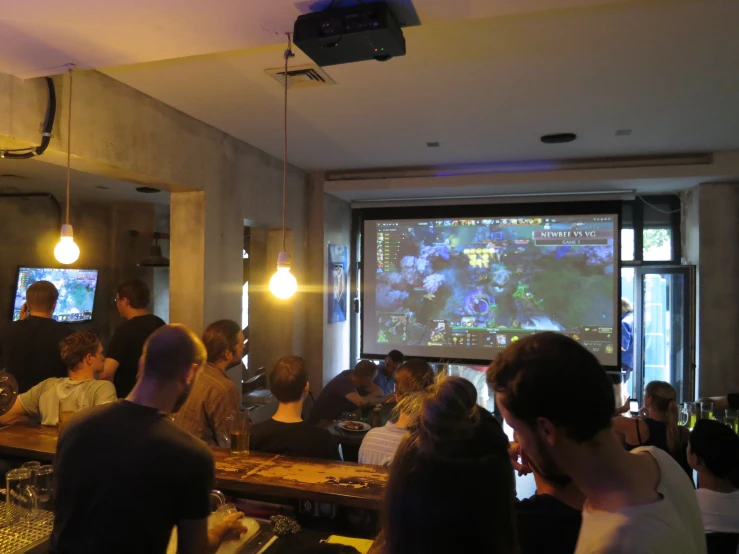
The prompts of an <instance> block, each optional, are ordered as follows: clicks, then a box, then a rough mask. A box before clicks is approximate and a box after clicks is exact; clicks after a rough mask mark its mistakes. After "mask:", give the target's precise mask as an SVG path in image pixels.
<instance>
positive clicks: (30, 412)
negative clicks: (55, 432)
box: [0, 331, 116, 425]
mask: <svg viewBox="0 0 739 554" xmlns="http://www.w3.org/2000/svg"><path fill="white" fill-rule="evenodd" d="M59 347H60V349H61V354H62V360H64V363H65V364H66V365H67V369H68V371H69V376H68V377H50V378H49V379H46V380H44V381H41V382H40V383H39V384H38V385H36V386H34V387H31V388H30V389H29V390H28V392H25V393H23V394H21V395H18V398H16V399H15V404H14V405H13V407H12V408H11V409H10V411H9V412H8V413H6V414H4V415H3V416H0V424H2V425H7V424H9V423H15V422H16V421H19V420H22V419H24V418H25V417H26V416H30V417H33V418H38V419H40V420H41V425H57V424H58V423H59V401H60V400H64V401H65V402H67V403H68V404H69V405H70V407H72V408H74V409H75V411H80V410H84V409H87V408H91V407H93V406H100V405H102V404H107V403H108V402H115V400H116V395H115V387H114V386H113V383H111V382H110V381H98V380H97V379H96V377H97V376H98V375H99V374H100V372H101V371H103V362H105V355H104V354H103V345H102V344H100V341H99V340H98V338H97V337H96V336H95V335H93V334H92V333H88V332H85V331H78V332H76V333H72V334H71V335H69V336H67V337H65V338H64V339H62V341H61V343H60V344H59Z"/></svg>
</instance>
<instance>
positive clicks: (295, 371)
mask: <svg viewBox="0 0 739 554" xmlns="http://www.w3.org/2000/svg"><path fill="white" fill-rule="evenodd" d="M269 389H270V391H272V394H274V395H275V398H277V400H279V401H280V405H279V407H278V408H277V412H276V413H275V415H274V416H272V419H269V420H267V421H265V422H264V423H259V424H257V425H255V426H254V427H252V431H251V449H252V450H256V451H257V452H270V453H273V454H287V455H289V456H304V457H307V458H323V459H326V460H340V459H341V458H340V457H339V449H338V446H337V445H336V443H335V442H334V439H333V438H332V437H331V433H329V432H328V431H326V430H325V429H319V428H318V427H314V426H313V425H311V424H310V423H306V422H305V421H303V418H302V413H303V402H304V401H305V398H306V396H308V391H309V390H310V389H309V383H308V374H307V373H306V371H305V362H304V361H303V359H302V358H299V357H297V356H285V357H283V358H280V359H279V360H278V361H277V363H276V364H275V366H274V367H273V368H272V370H271V371H270V372H269Z"/></svg>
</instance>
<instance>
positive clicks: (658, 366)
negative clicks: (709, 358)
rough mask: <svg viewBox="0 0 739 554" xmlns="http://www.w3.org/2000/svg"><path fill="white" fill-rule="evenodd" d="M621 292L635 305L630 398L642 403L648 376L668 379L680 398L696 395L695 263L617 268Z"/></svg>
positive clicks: (691, 397) (656, 378)
mask: <svg viewBox="0 0 739 554" xmlns="http://www.w3.org/2000/svg"><path fill="white" fill-rule="evenodd" d="M621 295H622V297H623V298H625V299H626V300H628V301H629V302H630V303H631V304H632V305H633V307H634V315H633V318H634V319H633V321H634V335H633V346H632V347H631V348H633V362H634V366H633V367H634V372H633V373H632V374H631V377H630V378H629V381H628V382H627V390H629V391H630V394H631V398H633V399H635V400H638V401H639V405H640V406H641V405H643V403H644V387H645V386H646V385H647V383H649V382H650V381H667V382H668V383H670V384H671V385H672V386H674V387H675V389H676V390H677V394H678V401H679V402H684V401H685V400H686V399H687V400H688V401H689V400H692V399H693V397H694V383H695V366H694V360H695V355H694V348H695V344H694V343H695V341H694V338H693V337H694V336H695V333H694V329H695V300H694V297H695V268H694V267H693V266H651V267H650V266H645V267H633V266H632V267H623V268H622V269H621Z"/></svg>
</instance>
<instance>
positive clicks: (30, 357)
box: [0, 281, 72, 393]
mask: <svg viewBox="0 0 739 554" xmlns="http://www.w3.org/2000/svg"><path fill="white" fill-rule="evenodd" d="M58 298H59V291H58V290H57V288H56V287H55V286H54V285H53V284H52V283H50V282H49V281H36V282H35V283H33V284H31V285H30V286H29V287H28V288H27V289H26V303H25V304H24V305H23V307H22V308H21V319H20V320H19V321H13V322H9V323H6V324H4V325H2V326H0V369H5V371H7V372H8V373H10V374H11V375H12V376H13V377H15V379H16V381H17V382H18V390H19V392H20V393H24V392H26V391H28V390H29V389H30V388H31V387H33V386H35V385H38V384H39V383H40V382H41V381H43V380H44V379H49V378H50V377H66V375H67V366H66V364H65V363H64V362H63V361H62V358H61V356H60V355H59V341H61V340H62V339H63V338H64V337H66V336H67V335H69V334H70V333H71V332H72V331H70V330H69V329H68V328H67V327H65V326H64V325H62V324H61V323H59V322H57V321H54V319H53V318H52V316H53V314H54V310H55V309H56V301H57V299H58Z"/></svg>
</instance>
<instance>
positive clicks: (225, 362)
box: [203, 319, 244, 368]
mask: <svg viewBox="0 0 739 554" xmlns="http://www.w3.org/2000/svg"><path fill="white" fill-rule="evenodd" d="M203 344H205V349H206V350H207V351H208V363H210V364H213V365H216V366H221V367H223V368H229V367H232V366H234V365H236V364H238V363H240V362H241V358H243V357H244V333H243V331H242V330H241V326H240V325H239V324H238V323H236V322H235V321H231V320H230V319H221V320H218V321H214V322H213V323H211V324H210V325H208V327H206V329H205V331H203Z"/></svg>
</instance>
